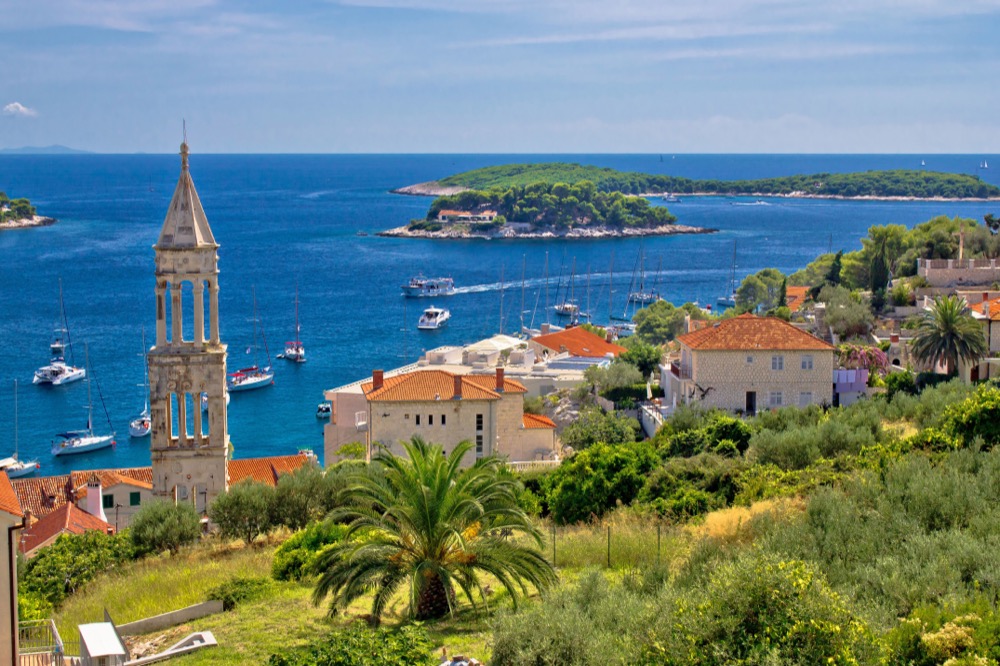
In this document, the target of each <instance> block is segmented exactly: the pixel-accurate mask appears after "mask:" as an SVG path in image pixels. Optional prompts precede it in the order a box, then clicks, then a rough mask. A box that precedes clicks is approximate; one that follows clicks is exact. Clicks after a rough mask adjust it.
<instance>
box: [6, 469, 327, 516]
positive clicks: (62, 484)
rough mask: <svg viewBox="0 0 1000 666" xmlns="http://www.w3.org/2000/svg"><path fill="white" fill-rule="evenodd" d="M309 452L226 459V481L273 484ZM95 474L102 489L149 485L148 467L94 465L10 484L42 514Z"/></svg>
mask: <svg viewBox="0 0 1000 666" xmlns="http://www.w3.org/2000/svg"><path fill="white" fill-rule="evenodd" d="M309 460H310V458H309V456H307V455H305V454H301V453H300V454H297V455H293V456H272V457H269V458H241V459H237V460H230V461H229V482H230V483H237V482H239V481H241V480H243V479H245V478H253V479H255V480H257V481H261V482H263V483H267V484H270V485H272V486H273V485H275V484H276V483H277V482H278V481H277V479H278V475H279V474H285V473H287V472H292V471H294V470H296V469H298V468H299V467H301V466H302V465H304V464H305V463H306V462H307V461H309ZM94 474H96V475H97V478H99V479H100V480H101V486H102V488H104V489H107V488H112V487H114V486H116V485H118V484H120V483H123V484H125V485H128V486H132V487H135V488H144V489H146V490H151V489H152V488H153V483H152V481H153V469H152V468H151V467H131V468H125V469H98V470H87V471H82V472H71V473H70V474H63V475H61V476H40V477H34V478H27V479H14V480H13V481H12V482H11V485H12V486H13V487H14V494H15V495H16V496H17V499H18V501H19V502H20V504H21V506H22V507H24V509H25V510H26V511H30V512H31V514H32V516H33V517H34V518H35V519H39V518H44V517H45V516H47V515H48V514H50V513H52V512H53V511H54V510H56V509H58V508H60V507H62V506H65V505H66V499H67V495H68V493H70V492H71V493H72V496H73V501H74V502H78V501H80V500H81V499H82V498H83V497H84V496H85V495H86V493H87V481H88V480H89V479H90V477H91V476H92V475H94Z"/></svg>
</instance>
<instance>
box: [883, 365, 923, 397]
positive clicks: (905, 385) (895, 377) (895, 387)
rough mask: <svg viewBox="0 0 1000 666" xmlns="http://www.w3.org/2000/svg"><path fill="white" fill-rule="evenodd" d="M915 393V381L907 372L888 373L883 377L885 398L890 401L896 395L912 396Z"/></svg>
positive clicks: (911, 374) (910, 373)
mask: <svg viewBox="0 0 1000 666" xmlns="http://www.w3.org/2000/svg"><path fill="white" fill-rule="evenodd" d="M916 392H917V381H916V379H915V378H914V377H913V373H912V372H910V371H909V370H904V371H902V372H890V373H889V374H887V375H886V376H885V398H886V400H892V399H893V397H895V396H896V394H897V393H905V394H907V395H914V394H916Z"/></svg>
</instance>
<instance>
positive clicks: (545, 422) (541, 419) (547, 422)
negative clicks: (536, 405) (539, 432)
mask: <svg viewBox="0 0 1000 666" xmlns="http://www.w3.org/2000/svg"><path fill="white" fill-rule="evenodd" d="M522 420H523V422H524V427H525V428H527V429H530V430H535V429H540V428H552V429H555V427H556V424H555V422H554V421H553V420H552V419H550V418H549V417H547V416H542V415H541V414H525V415H524V418H523V419H522Z"/></svg>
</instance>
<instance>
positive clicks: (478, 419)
mask: <svg viewBox="0 0 1000 666" xmlns="http://www.w3.org/2000/svg"><path fill="white" fill-rule="evenodd" d="M482 429H483V415H482V414H476V430H482Z"/></svg>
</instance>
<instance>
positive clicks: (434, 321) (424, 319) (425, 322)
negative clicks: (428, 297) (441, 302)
mask: <svg viewBox="0 0 1000 666" xmlns="http://www.w3.org/2000/svg"><path fill="white" fill-rule="evenodd" d="M449 319H451V312H449V311H448V310H445V309H444V308H436V307H434V306H433V305H432V306H431V307H429V308H427V309H426V310H424V313H423V314H422V315H420V320H419V321H418V322H417V328H418V329H420V330H421V331H433V330H436V329H438V328H441V327H442V326H444V324H445V322H447V321H448V320H449Z"/></svg>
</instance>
